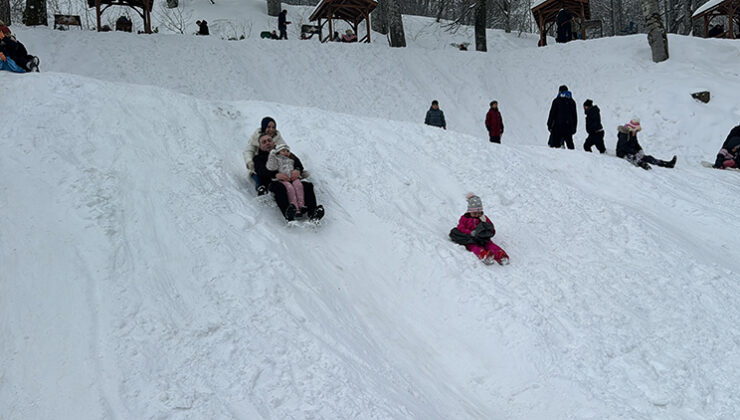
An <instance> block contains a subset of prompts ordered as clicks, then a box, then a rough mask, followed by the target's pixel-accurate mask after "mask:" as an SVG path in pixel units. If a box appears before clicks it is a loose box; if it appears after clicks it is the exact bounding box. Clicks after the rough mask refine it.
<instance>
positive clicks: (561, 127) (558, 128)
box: [547, 91, 578, 136]
mask: <svg viewBox="0 0 740 420" xmlns="http://www.w3.org/2000/svg"><path fill="white" fill-rule="evenodd" d="M547 128H548V129H549V130H550V132H551V133H554V134H556V135H564V136H572V135H573V134H575V133H576V129H577V128H578V114H577V112H576V101H574V100H573V98H571V94H570V92H568V91H565V92H561V93H560V94H559V95H558V97H557V98H555V99H553V101H552V106H550V115H549V116H548V118H547Z"/></svg>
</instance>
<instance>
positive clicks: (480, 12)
mask: <svg viewBox="0 0 740 420" xmlns="http://www.w3.org/2000/svg"><path fill="white" fill-rule="evenodd" d="M487 21H488V15H486V0H478V1H477V3H476V5H475V50H476V51H488V50H487V49H486V26H487V25H486V23H487Z"/></svg>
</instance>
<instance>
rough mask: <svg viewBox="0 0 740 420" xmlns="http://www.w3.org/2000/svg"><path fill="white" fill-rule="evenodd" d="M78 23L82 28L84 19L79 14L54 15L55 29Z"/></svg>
mask: <svg viewBox="0 0 740 420" xmlns="http://www.w3.org/2000/svg"><path fill="white" fill-rule="evenodd" d="M72 25H76V26H79V27H80V29H82V19H80V16H79V15H54V29H62V30H64V29H67V28H65V26H72Z"/></svg>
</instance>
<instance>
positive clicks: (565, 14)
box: [555, 9, 573, 43]
mask: <svg viewBox="0 0 740 420" xmlns="http://www.w3.org/2000/svg"><path fill="white" fill-rule="evenodd" d="M555 19H556V22H557V24H558V29H557V36H556V38H555V42H560V43H565V42H568V41H570V40H571V39H572V38H573V31H572V28H571V20H572V19H573V15H571V14H570V12H569V11H567V10H565V9H560V11H559V12H558V14H557V16H556V17H555Z"/></svg>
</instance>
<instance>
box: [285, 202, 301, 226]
mask: <svg viewBox="0 0 740 420" xmlns="http://www.w3.org/2000/svg"><path fill="white" fill-rule="evenodd" d="M296 213H298V209H296V208H295V205H293V204H289V205H288V208H287V209H285V218H286V219H288V221H289V222H291V221H293V220H295V215H296Z"/></svg>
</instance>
